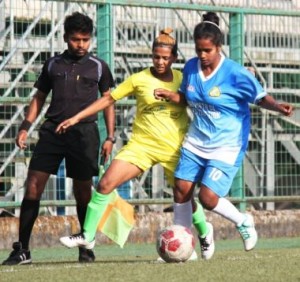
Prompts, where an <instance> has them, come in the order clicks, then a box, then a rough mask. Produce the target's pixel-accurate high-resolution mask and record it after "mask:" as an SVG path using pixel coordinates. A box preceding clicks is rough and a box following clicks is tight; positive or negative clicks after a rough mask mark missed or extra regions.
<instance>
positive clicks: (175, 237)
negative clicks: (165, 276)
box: [156, 225, 195, 262]
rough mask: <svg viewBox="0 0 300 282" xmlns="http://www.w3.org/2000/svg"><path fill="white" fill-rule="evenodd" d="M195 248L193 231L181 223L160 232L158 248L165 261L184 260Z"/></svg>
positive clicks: (157, 242)
mask: <svg viewBox="0 0 300 282" xmlns="http://www.w3.org/2000/svg"><path fill="white" fill-rule="evenodd" d="M194 248H195V238H194V235H193V234H192V231H191V230H190V229H188V228H186V227H184V226H181V225H171V226H169V227H167V228H165V229H163V230H162V231H160V232H159V234H158V237H157V241H156V250H157V252H158V254H159V256H160V257H161V258H162V259H163V260H164V261H165V262H184V261H186V260H188V259H189V258H190V256H191V255H192V253H193V251H194Z"/></svg>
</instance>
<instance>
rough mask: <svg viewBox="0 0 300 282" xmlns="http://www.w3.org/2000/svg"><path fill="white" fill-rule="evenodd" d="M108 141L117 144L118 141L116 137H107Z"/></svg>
mask: <svg viewBox="0 0 300 282" xmlns="http://www.w3.org/2000/svg"><path fill="white" fill-rule="evenodd" d="M106 141H110V142H112V143H113V144H115V143H116V137H109V136H108V137H106Z"/></svg>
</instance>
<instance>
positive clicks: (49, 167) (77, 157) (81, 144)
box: [29, 120, 100, 181]
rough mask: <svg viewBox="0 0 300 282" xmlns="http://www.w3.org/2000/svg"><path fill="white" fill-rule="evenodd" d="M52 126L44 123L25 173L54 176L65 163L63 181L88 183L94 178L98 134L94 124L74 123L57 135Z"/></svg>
mask: <svg viewBox="0 0 300 282" xmlns="http://www.w3.org/2000/svg"><path fill="white" fill-rule="evenodd" d="M56 127H57V124H56V123H53V122H51V121H48V120H47V121H45V122H44V123H43V125H42V126H41V128H40V130H39V140H38V142H37V144H36V147H35V149H34V152H33V155H32V158H31V160H30V164H29V169H31V170H37V171H42V172H47V173H50V174H56V173H57V170H58V168H59V165H60V163H61V162H62V160H63V159H65V164H66V174H67V177H70V178H73V179H77V180H83V181H85V180H90V179H91V178H92V177H93V176H97V175H98V159H99V146H100V138H99V130H98V127H97V124H96V123H94V122H91V123H78V124H76V125H74V126H73V127H71V128H69V129H68V130H67V132H66V133H62V134H57V133H55V129H56Z"/></svg>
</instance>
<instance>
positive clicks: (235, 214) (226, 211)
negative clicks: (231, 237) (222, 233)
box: [212, 198, 245, 226]
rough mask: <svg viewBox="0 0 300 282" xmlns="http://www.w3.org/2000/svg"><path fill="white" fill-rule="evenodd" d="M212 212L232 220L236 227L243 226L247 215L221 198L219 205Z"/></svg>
mask: <svg viewBox="0 0 300 282" xmlns="http://www.w3.org/2000/svg"><path fill="white" fill-rule="evenodd" d="M212 211H213V212H215V213H217V214H219V215H221V216H223V217H225V218H226V219H228V220H230V221H231V222H233V223H234V224H235V225H236V226H240V225H242V223H243V222H244V220H245V214H243V213H241V212H240V211H239V210H238V209H237V208H236V207H235V206H234V205H233V204H232V203H231V202H230V201H228V200H227V199H225V198H219V201H218V204H217V205H216V207H215V208H214V209H213V210H212Z"/></svg>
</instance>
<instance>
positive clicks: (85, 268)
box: [0, 238, 300, 282]
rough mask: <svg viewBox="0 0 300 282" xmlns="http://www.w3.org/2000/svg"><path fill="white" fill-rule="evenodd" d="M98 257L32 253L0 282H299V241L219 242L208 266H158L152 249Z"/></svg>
mask: <svg viewBox="0 0 300 282" xmlns="http://www.w3.org/2000/svg"><path fill="white" fill-rule="evenodd" d="M8 253H9V251H7V250H6V251H3V250H2V251H0V260H1V261H2V260H4V259H5V258H6V257H7V255H8ZM95 254H96V256H97V259H96V262H95V263H91V264H80V263H78V262H77V256H78V251H77V250H76V249H66V248H64V247H55V248H54V247H53V248H44V249H34V250H32V257H33V264H31V265H24V266H0V281H1V282H2V281H3V282H4V281H7V282H10V281H14V282H15V281H43V282H45V281H54V282H60V281H83V282H91V281H97V282H106V281H130V282H134V281H139V282H140V281H143V282H147V281H153V282H165V281H167V282H168V281H172V282H173V281H174V282H176V281H184V282H190V281H191V282H194V281H201V282H206V281H211V282H226V281H231V282H247V281H249V282H250V281H251V282H256V281H263V282H269V281H270V282H276V281H284V282H293V281H295V282H300V238H277V239H260V240H259V242H258V244H257V247H256V249H255V250H253V251H251V252H245V251H243V249H242V242H241V241H240V240H225V241H217V242H216V252H215V255H214V257H213V258H212V259H211V260H210V261H203V260H201V259H199V260H198V261H197V262H189V263H180V264H166V263H157V262H156V259H157V254H156V250H155V246H154V245H150V244H128V245H125V247H124V248H123V249H120V248H119V247H118V246H116V245H103V246H97V247H96V249H95Z"/></svg>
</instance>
